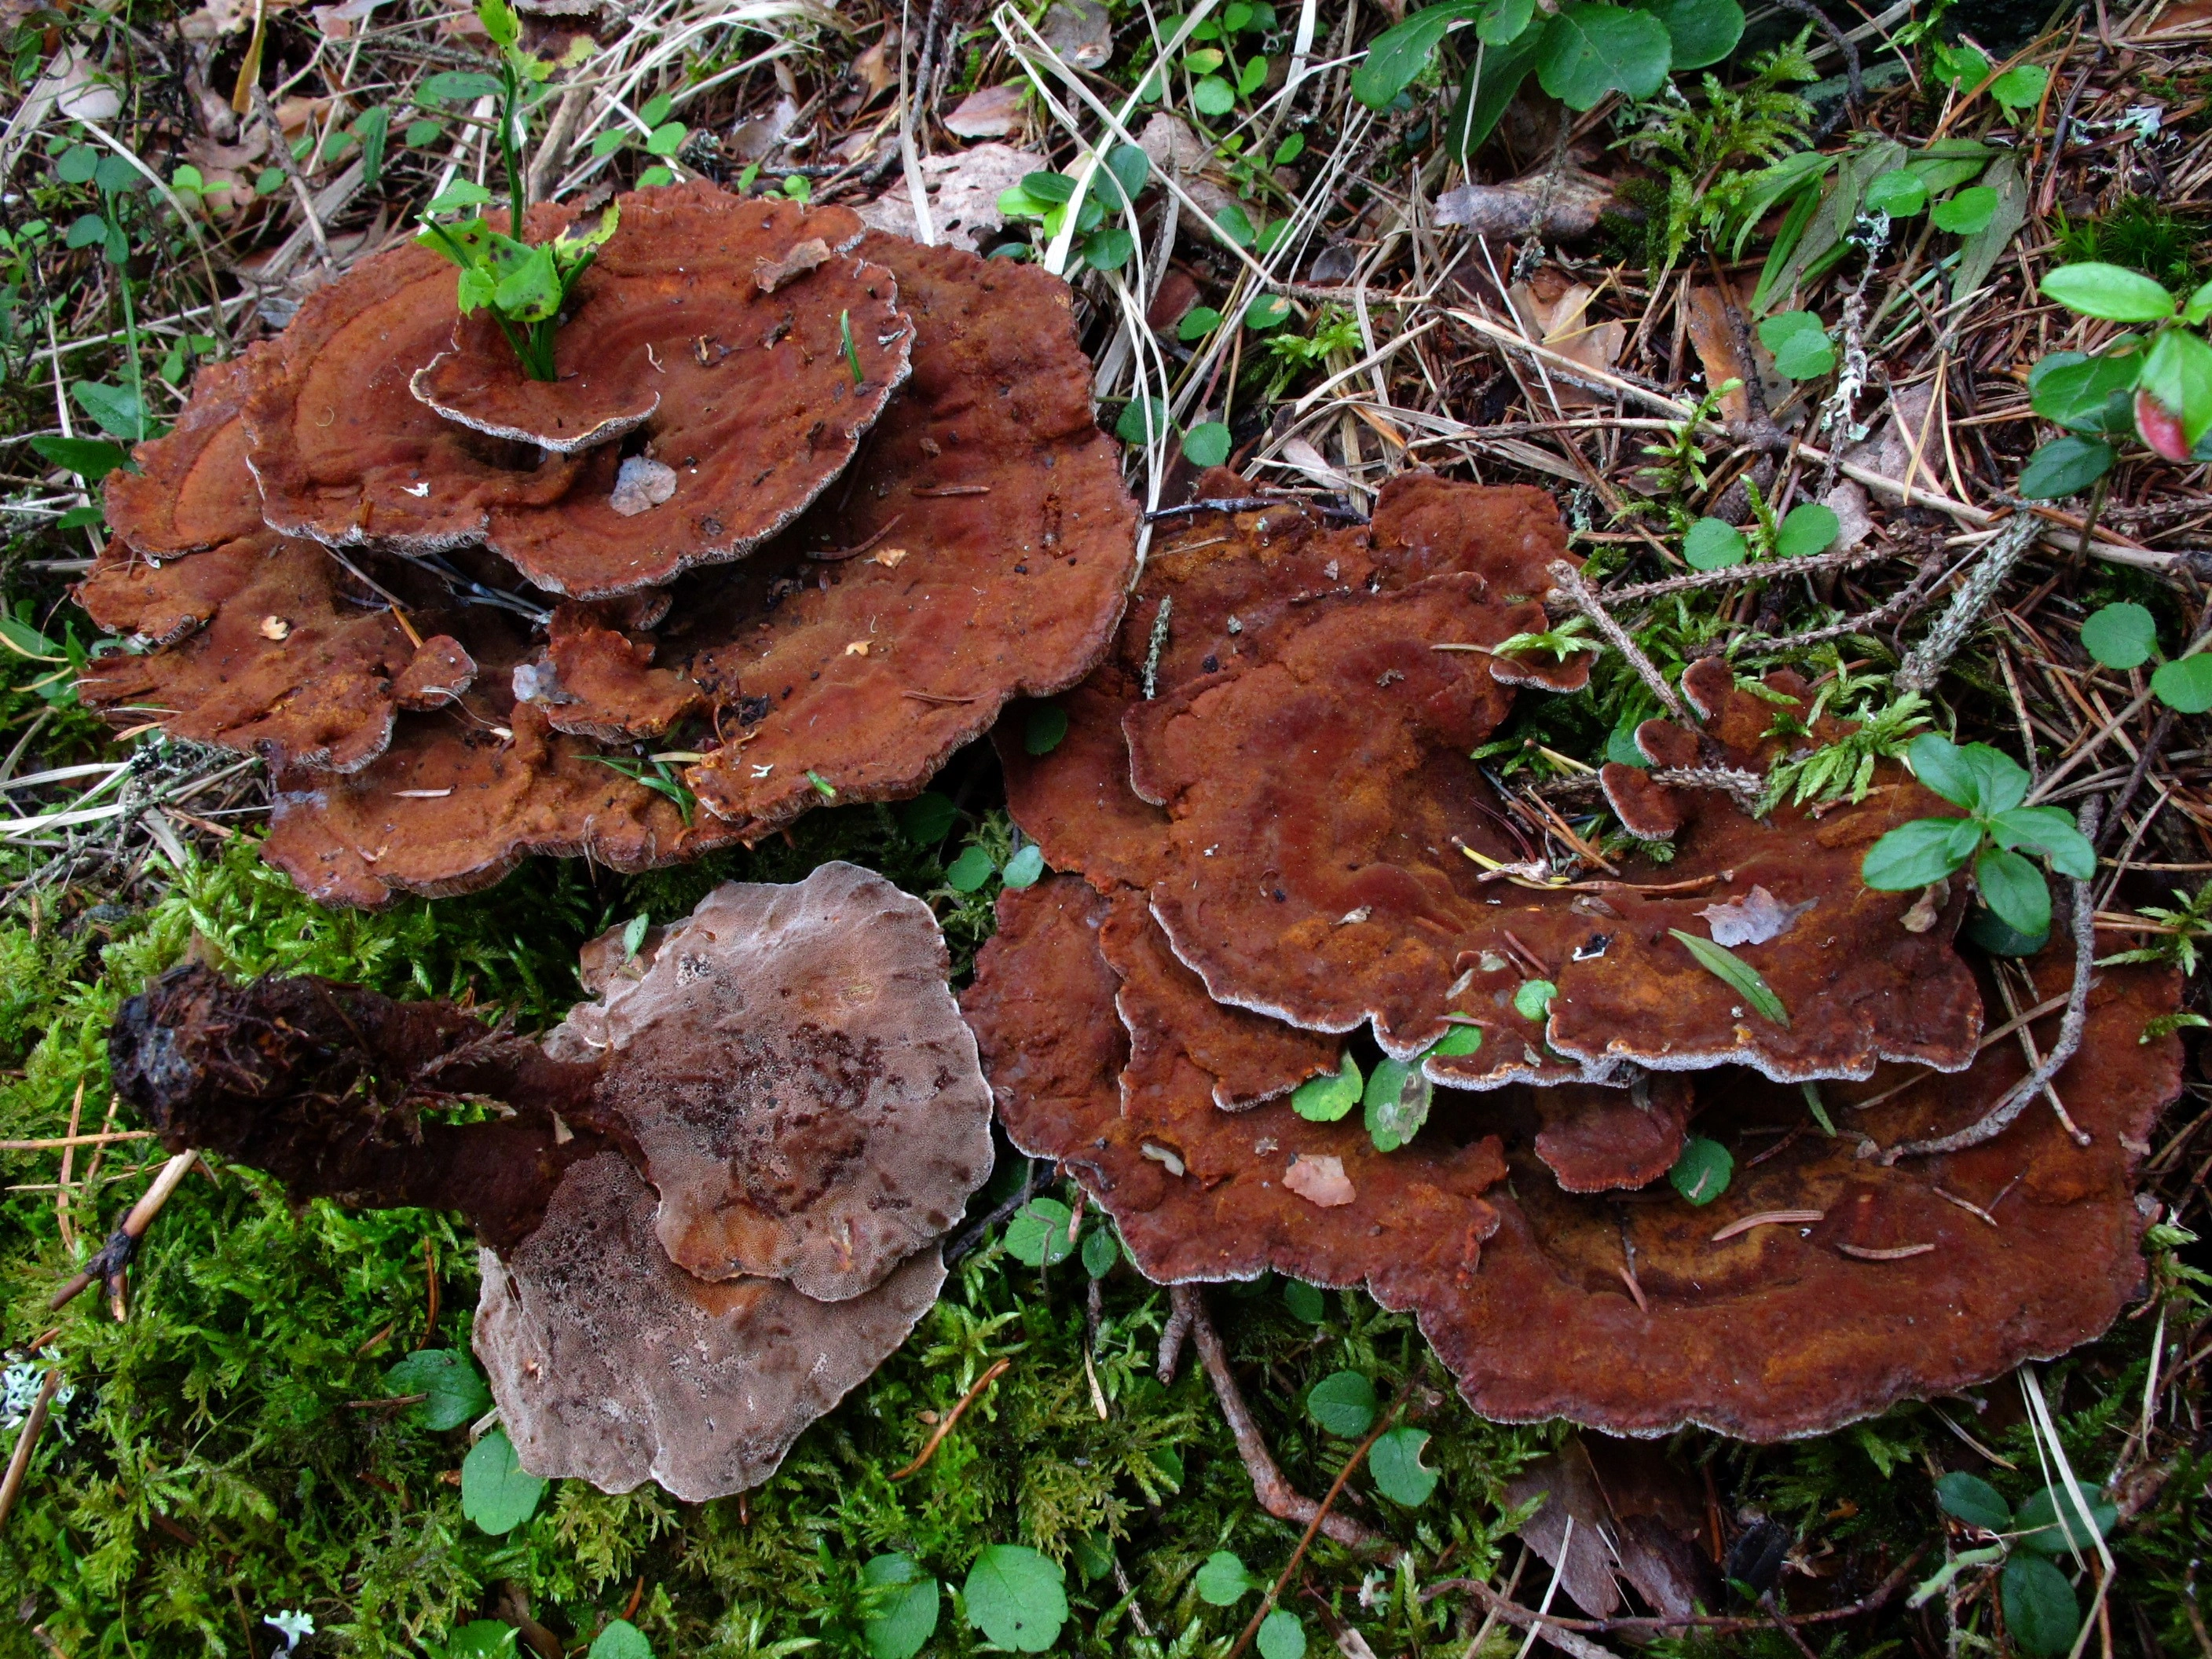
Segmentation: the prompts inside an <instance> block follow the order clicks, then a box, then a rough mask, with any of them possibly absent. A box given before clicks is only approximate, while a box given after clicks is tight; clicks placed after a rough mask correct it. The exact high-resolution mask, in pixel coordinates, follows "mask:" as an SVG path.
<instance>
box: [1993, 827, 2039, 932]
mask: <svg viewBox="0 0 2212 1659" xmlns="http://www.w3.org/2000/svg"><path fill="white" fill-rule="evenodd" d="M1974 885H1975V886H1976V887H1978V888H1979V889H1980V890H1981V895H1982V902H1983V903H1984V904H1986V905H1988V906H1989V907H1990V915H1993V916H1995V917H1996V919H1997V920H1998V921H2001V922H2002V923H2004V925H2005V926H2006V927H2009V928H2011V929H2012V930H2013V931H2014V932H2015V933H2044V932H2045V931H2047V930H2048V929H2049V928H2050V927H2051V884H2050V883H2048V882H2047V881H2045V880H2044V878H2043V872H2042V871H2040V870H2039V869H2037V868H2036V867H2035V866H2033V865H2032V864H2030V863H2029V862H2028V861H2027V860H2026V859H2024V858H2022V857H2021V855H2020V854H2017V853H2012V852H2007V851H2005V850H2003V849H2002V848H1996V847H1985V848H1983V849H1982V852H1981V855H1980V856H1979V857H1978V858H1977V859H1976V860H1974Z"/></svg>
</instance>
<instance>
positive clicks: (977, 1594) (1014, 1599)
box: [962, 1544, 1067, 1653]
mask: <svg viewBox="0 0 2212 1659" xmlns="http://www.w3.org/2000/svg"><path fill="white" fill-rule="evenodd" d="M962 1596H963V1601H965V1602H966V1603H967V1607H968V1622H969V1624H971V1625H973V1626H975V1628H976V1629H977V1630H980V1631H981V1632H983V1634H984V1635H985V1636H987V1637H988V1638H990V1639H991V1640H992V1641H994V1642H995V1643H997V1644H999V1645H1000V1647H1002V1648H1011V1649H1012V1650H1014V1651H1015V1652H1016V1653H1042V1652H1044V1651H1045V1650H1046V1649H1048V1648H1049V1647H1051V1646H1052V1644H1053V1643H1054V1641H1056V1640H1058V1639H1059V1637H1060V1626H1062V1625H1064V1624H1066V1622H1067V1591H1066V1579H1065V1577H1064V1576H1063V1575H1062V1574H1061V1572H1060V1568H1059V1567H1058V1566H1057V1565H1054V1562H1053V1561H1052V1560H1051V1559H1050V1558H1048V1557H1047V1556H1043V1555H1040V1554H1039V1553H1037V1552H1036V1551H1035V1550H1033V1549H1030V1548H1029V1547H1026V1546H1025V1545H1021V1544H990V1545H986V1546H985V1547H984V1549H983V1552H982V1553H981V1554H980V1555H978V1556H977V1557H976V1558H975V1565H974V1566H973V1567H971V1568H969V1571H968V1583H967V1584H966V1586H965V1587H964V1589H963V1592H962Z"/></svg>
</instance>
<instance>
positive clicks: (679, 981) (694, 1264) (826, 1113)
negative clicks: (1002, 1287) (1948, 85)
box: [549, 862, 991, 1302]
mask: <svg viewBox="0 0 2212 1659" xmlns="http://www.w3.org/2000/svg"><path fill="white" fill-rule="evenodd" d="M946 967H947V957H946V955H945V941H944V937H943V935H942V934H941V933H939V931H938V926H937V921H936V919H935V917H934V916H933V915H931V913H930V910H929V908H928V907H927V905H925V904H924V903H923V902H921V900H920V899H917V898H914V897H912V896H908V895H907V894H905V893H902V892H900V891H899V890H898V889H896V887H893V886H892V885H891V884H890V883H889V882H887V881H885V880H884V878H882V877H881V876H878V875H876V874H874V873H872V872H869V871H866V870H863V869H861V868H860V867H859V866H856V865H851V864H845V863H841V862H831V863H828V864H824V865H822V866H818V867H817V869H816V870H815V871H814V872H813V873H812V874H811V875H810V876H808V877H807V878H806V879H805V881H803V882H800V883H799V884H796V885H794V886H768V885H758V884H741V883H737V882H727V883H725V884H723V885H721V886H720V887H718V888H716V889H715V890H714V891H713V892H712V893H710V894H709V895H708V896H707V897H706V898H705V899H704V900H702V902H700V905H699V908H697V909H696V910H695V911H693V912H692V914H691V916H690V920H689V921H685V922H684V923H682V924H681V925H680V926H678V927H673V928H671V929H670V930H669V932H668V933H667V934H666V935H665V937H664V938H663V939H662V940H661V942H660V945H659V951H658V952H657V954H656V956H655V957H654V959H653V964H652V966H651V967H650V968H648V969H647V970H646V971H645V972H644V974H643V975H641V976H640V977H639V978H637V979H635V980H629V979H616V980H613V981H610V982H609V984H608V987H607V990H606V993H605V1000H604V1001H602V1002H599V1003H595V1004H585V1005H582V1006H579V1007H578V1008H576V1009H574V1010H573V1011H572V1012H570V1014H569V1016H568V1020H567V1022H566V1023H565V1024H564V1025H563V1026H562V1028H561V1031H560V1033H559V1035H558V1036H556V1038H554V1039H552V1040H550V1042H549V1047H550V1049H551V1051H552V1052H554V1053H556V1054H562V1055H563V1056H577V1057H580V1056H581V1055H583V1054H587V1053H588V1054H605V1056H607V1059H606V1063H605V1066H604V1067H603V1068H602V1079H601V1083H600V1085H599V1104H600V1106H601V1108H602V1109H605V1110H607V1111H611V1112H614V1113H618V1114H619V1115H621V1116H622V1118H623V1120H624V1121H626V1122H627V1123H628V1124H629V1127H630V1129H631V1131H632V1133H635V1136H636V1138H637V1146H638V1150H639V1152H640V1154H641V1158H642V1160H643V1164H642V1167H643V1170H644V1172H645V1176H646V1179H647V1181H649V1182H652V1184H653V1187H654V1188H656V1189H658V1191H659V1194H660V1202H659V1212H658V1219H657V1221H656V1222H655V1226H656V1228H657V1229H658V1231H659V1240H660V1245H661V1247H662V1248H664V1249H665V1250H666V1252H667V1255H668V1256H669V1259H670V1260H671V1261H674V1262H675V1263H676V1264H677V1266H678V1267H682V1268H684V1269H685V1270H686V1271H688V1272H689V1273H692V1274H695V1275H696V1276H697V1277H699V1278H701V1279H731V1278H734V1277H737V1276H738V1275H750V1276H753V1277H759V1278H771V1279H787V1280H789V1281H790V1282H791V1283H792V1284H793V1285H794V1286H796V1287H797V1288H798V1289H799V1290H800V1291H804V1292H805V1294H806V1295H808V1296H810V1297H815V1298H816V1299H817V1300H820V1301H825V1302H834V1301H840V1300H842V1299H844V1298H846V1297H854V1296H858V1295H860V1294H861V1293H862V1292H863V1291H867V1290H869V1289H870V1288H871V1287H872V1286H874V1285H877V1284H878V1283H879V1282H881V1281H882V1279H884V1276H885V1275H886V1274H888V1273H890V1272H891V1271H892V1270H893V1269H894V1268H895V1267H896V1266H897V1264H898V1263H899V1262H901V1261H904V1260H905V1259H906V1258H907V1257H908V1256H909V1255H913V1254H914V1252H915V1251H916V1250H917V1249H921V1248H922V1247H923V1246H924V1245H926V1244H927V1243H929V1242H930V1241H932V1240H933V1239H935V1238H937V1237H939V1236H941V1235H942V1234H943V1233H944V1232H945V1230H946V1229H947V1228H948V1227H950V1226H951V1224H952V1223H953V1221H954V1220H955V1219H957V1218H958V1216H959V1215H960V1212H961V1210H962V1207H963V1206H964V1205H965V1204H966V1203H967V1201H968V1199H969V1194H972V1193H973V1192H974V1191H975V1188H977V1187H979V1186H981V1184H982V1182H983V1179H984V1177H985V1176H987V1175H988V1174H989V1173H990V1169H991V1131H990V1122H991V1094H990V1090H989V1088H988V1086H987V1085H986V1084H985V1083H984V1081H983V1078H982V1074H981V1071H980V1070H979V1069H978V1068H977V1064H976V1059H975V1039H974V1038H973V1037H972V1036H969V1031H968V1028H967V1027H966V1026H965V1025H964V1024H962V1023H961V1019H960V1010H959V1006H958V1005H957V1003H956V1002H955V1001H954V1000H953V998H952V994H951V991H950V990H949V989H947V988H946V986H945V971H946Z"/></svg>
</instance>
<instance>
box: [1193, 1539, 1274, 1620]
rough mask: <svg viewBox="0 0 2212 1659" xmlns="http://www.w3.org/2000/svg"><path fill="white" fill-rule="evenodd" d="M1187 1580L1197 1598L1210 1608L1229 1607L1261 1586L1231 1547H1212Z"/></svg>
mask: <svg viewBox="0 0 2212 1659" xmlns="http://www.w3.org/2000/svg"><path fill="white" fill-rule="evenodd" d="M1191 1582H1192V1586H1193V1588H1194V1589H1196V1590H1197V1591H1198V1599H1199V1600H1200V1601H1203V1602H1205V1603H1206V1606H1208V1607H1235V1606H1236V1605H1237V1603H1238V1602H1239V1601H1243V1599H1244V1598H1245V1597H1246V1596H1248V1595H1250V1594H1251V1593H1252V1592H1253V1591H1254V1590H1255V1589H1259V1588H1260V1587H1261V1586H1260V1581H1259V1580H1258V1579H1256V1578H1255V1577H1253V1576H1252V1571H1251V1569H1250V1568H1249V1567H1247V1566H1246V1565H1244V1563H1243V1559H1241V1558H1240V1557H1239V1556H1238V1555H1237V1553H1236V1552H1234V1551H1233V1550H1216V1551H1214V1553H1212V1554H1211V1555H1209V1556H1207V1557H1206V1560H1205V1562H1204V1563H1203V1565H1200V1568H1199V1570H1198V1576H1197V1577H1195V1578H1194V1579H1193V1580H1192V1581H1191Z"/></svg>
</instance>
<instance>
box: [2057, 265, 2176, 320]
mask: <svg viewBox="0 0 2212 1659" xmlns="http://www.w3.org/2000/svg"><path fill="white" fill-rule="evenodd" d="M2039 287H2040V288H2041V289H2042V291H2043V297H2044V298H2045V299H2046V300H2056V301H2057V302H2058V303H2059V304H2060V305H2062V306H2064V307H2066V308H2067V309H2068V310H2069V311H2078V312H2080V313H2081V315H2083V316H2084V317H2100V318H2102V319H2104V320H2105V321H2106V322H2112V323H2156V322H2163V321H2164V320H2165V319H2166V318H2168V317H2171V316H2172V315H2173V295H2171V294H2168V293H2167V292H2166V289H2164V287H2162V286H2161V285H2160V284H2159V283H2154V282H2153V281H2152V280H2151V279H2150V278H2149V277H2148V276H2144V275H2143V274H2142V272H2141V271H2139V270H2129V269H2128V268H2127V267H2126V266H2125V265H2108V264H2098V263H2094V262H2092V263H2089V264H2075V265H2061V266H2059V267H2058V269H2057V270H2053V271H2050V272H2047V273H2046V274H2045V276H2044V278H2043V281H2042V282H2041V283H2039Z"/></svg>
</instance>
